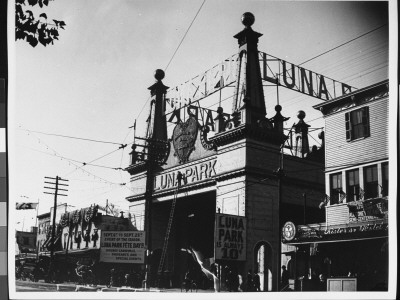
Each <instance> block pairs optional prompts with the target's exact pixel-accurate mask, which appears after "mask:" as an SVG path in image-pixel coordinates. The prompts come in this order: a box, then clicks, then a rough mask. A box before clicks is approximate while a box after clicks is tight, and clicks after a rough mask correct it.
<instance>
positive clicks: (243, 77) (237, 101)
mask: <svg viewBox="0 0 400 300" xmlns="http://www.w3.org/2000/svg"><path fill="white" fill-rule="evenodd" d="M254 21H255V18H254V15H253V14H252V13H250V12H246V13H244V14H243V15H242V24H243V25H244V26H245V28H244V29H243V30H242V31H241V32H239V33H238V34H236V35H235V36H234V37H235V38H236V39H237V40H238V43H239V61H238V72H237V81H236V90H235V97H234V101H233V107H232V112H233V113H234V114H238V112H239V111H240V123H242V124H256V123H257V121H259V120H261V119H264V118H265V115H266V109H265V102H264V91H263V86H262V79H261V71H260V64H259V58H258V48H257V44H258V38H259V37H261V36H262V34H261V33H258V32H255V31H254V30H253V29H252V28H251V25H253V24H254Z"/></svg>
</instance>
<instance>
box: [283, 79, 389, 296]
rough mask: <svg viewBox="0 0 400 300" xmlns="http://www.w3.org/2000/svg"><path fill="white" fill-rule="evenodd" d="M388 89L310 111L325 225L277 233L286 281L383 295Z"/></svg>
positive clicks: (293, 227) (379, 88)
mask: <svg viewBox="0 0 400 300" xmlns="http://www.w3.org/2000/svg"><path fill="white" fill-rule="evenodd" d="M388 84H389V82H388V80H386V81H383V82H379V83H377V84H374V85H372V86H368V87H366V88H363V89H360V90H357V91H355V92H352V93H350V94H348V95H346V96H343V97H339V98H337V99H334V100H331V101H328V102H326V103H323V104H319V105H316V106H314V107H315V108H316V109H318V110H320V111H321V112H322V113H323V114H324V118H325V129H326V131H325V133H326V134H325V147H326V148H325V158H326V159H325V182H326V185H325V186H326V187H325V193H326V197H325V201H324V202H322V203H321V204H320V207H321V209H324V210H325V223H316V224H307V225H298V224H299V223H297V225H295V224H296V223H295V222H291V223H287V224H286V225H285V226H284V228H283V230H284V236H285V234H286V236H285V243H287V244H290V245H294V246H296V251H295V252H292V253H290V254H288V255H290V256H291V257H292V259H293V260H292V261H291V262H289V265H290V266H289V269H291V272H292V277H293V278H299V277H303V278H304V279H305V282H307V278H308V279H313V278H312V277H313V276H318V275H319V274H322V276H323V277H325V278H326V279H327V286H324V287H322V289H325V290H326V289H327V290H358V291H369V290H387V288H388V286H387V285H388V257H389V247H388V243H389V238H388V230H389V228H388V207H389V205H390V203H389V202H390V201H389V193H388V191H389V149H388V141H389V139H388V129H389V123H388V120H389V118H388V109H389V87H388ZM349 278H350V279H351V280H350V281H349ZM317 281H318V280H317V279H316V282H317ZM306 286H307V284H306V285H304V287H305V288H306V289H307V288H308V289H313V288H315V285H314V287H312V284H311V287H310V286H309V285H308V287H306Z"/></svg>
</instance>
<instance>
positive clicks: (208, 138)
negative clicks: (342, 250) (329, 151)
mask: <svg viewBox="0 0 400 300" xmlns="http://www.w3.org/2000/svg"><path fill="white" fill-rule="evenodd" d="M242 23H243V25H244V26H245V28H244V29H243V30H242V31H241V32H239V33H238V34H237V35H235V38H236V39H237V40H238V44H239V50H238V60H237V66H236V67H237V68H236V69H237V73H236V78H237V80H236V83H235V86H234V87H235V92H234V95H233V99H234V100H233V105H232V109H231V110H228V111H224V110H223V108H222V107H221V106H220V107H219V108H218V109H217V111H216V112H210V111H209V110H207V109H205V108H202V107H200V106H194V105H190V103H189V104H186V105H183V106H180V107H177V108H176V109H175V110H174V111H173V112H172V115H168V116H167V114H166V112H165V111H166V108H165V107H166V105H167V103H169V104H170V105H171V103H172V104H173V103H174V99H171V98H169V99H168V98H166V92H167V90H168V87H166V86H165V85H164V84H163V83H162V79H163V78H164V75H165V74H164V72H162V71H161V70H157V71H156V75H155V78H156V80H157V82H156V83H155V84H154V85H152V86H151V87H150V88H149V90H150V92H151V96H152V102H151V114H150V116H149V123H148V124H149V127H148V130H147V135H146V137H144V138H140V139H139V140H140V141H144V142H143V144H139V143H134V144H133V146H132V152H131V163H130V165H129V166H128V167H127V168H126V170H127V171H128V172H129V173H130V175H131V180H130V181H131V189H132V191H133V192H132V194H131V195H130V196H129V197H127V200H128V201H130V202H131V203H132V204H131V206H130V213H131V215H132V217H133V218H134V219H135V220H136V222H137V227H138V228H143V230H144V231H146V247H147V249H148V254H149V256H148V259H147V275H148V276H147V279H148V281H149V282H148V284H150V285H155V284H156V280H155V278H157V276H159V275H160V272H161V273H167V274H168V276H169V279H170V282H171V283H172V286H180V284H181V282H182V280H183V278H184V276H185V273H186V272H187V271H191V270H190V269H191V263H190V259H189V258H188V257H187V253H188V252H193V253H195V258H196V260H197V261H198V262H199V263H200V264H201V265H202V268H203V269H207V270H212V273H213V275H212V276H214V279H215V278H218V279H219V282H221V283H222V284H223V283H224V282H225V278H226V276H227V272H228V270H231V271H233V272H236V273H238V274H240V275H242V277H243V278H245V276H246V273H247V272H249V271H251V272H252V273H253V272H255V273H258V274H259V276H260V278H261V289H262V290H263V291H278V290H280V288H281V287H280V274H281V273H280V271H281V264H282V256H281V253H282V244H281V227H282V226H283V224H284V223H285V222H286V221H288V220H296V222H304V215H305V214H304V211H306V210H307V212H308V213H307V218H308V221H310V222H318V221H321V220H323V215H322V214H321V211H320V210H319V209H318V204H319V202H320V199H321V197H322V195H324V189H325V186H324V173H323V166H324V156H323V153H324V149H323V147H322V148H320V149H316V148H314V151H313V152H311V153H310V151H309V146H308V140H307V130H308V127H309V126H308V125H307V124H306V123H305V113H304V112H299V113H298V115H297V117H298V120H297V121H296V124H295V126H294V128H293V130H294V131H293V134H294V136H295V141H296V147H295V150H296V151H295V154H294V155H290V154H288V152H287V151H283V150H282V149H283V146H284V144H285V142H286V141H287V136H286V135H285V134H284V122H285V121H287V120H288V118H286V117H284V116H283V115H282V114H284V107H281V106H280V105H278V104H277V103H276V100H275V99H264V93H263V86H262V77H261V70H260V65H259V52H258V49H257V43H258V39H259V38H260V37H261V34H260V33H257V32H255V31H253V29H252V28H251V26H252V24H253V23H254V16H253V15H252V14H249V13H246V14H244V17H243V18H242ZM221 82H222V80H221ZM267 108H268V110H269V114H270V115H271V116H272V117H271V118H267V117H266V115H267ZM213 114H214V117H213ZM172 119H174V120H175V121H172V122H174V123H175V124H174V129H173V132H172V134H171V135H170V136H169V135H168V132H167V122H171V120H172ZM210 131H213V133H214V134H213V135H210ZM321 137H323V136H321ZM311 190H312V191H313V192H312V193H308V194H307V201H305V196H304V194H305V192H307V191H308V192H309V191H311ZM285 249H286V248H285ZM283 258H284V259H285V258H286V256H283Z"/></svg>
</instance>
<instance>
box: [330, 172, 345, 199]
mask: <svg viewBox="0 0 400 300" xmlns="http://www.w3.org/2000/svg"><path fill="white" fill-rule="evenodd" d="M341 192H342V173H337V174H332V175H331V197H330V204H337V203H339V199H340V194H341Z"/></svg>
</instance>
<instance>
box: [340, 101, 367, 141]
mask: <svg viewBox="0 0 400 300" xmlns="http://www.w3.org/2000/svg"><path fill="white" fill-rule="evenodd" d="M345 120H346V140H347V141H352V140H356V139H359V138H363V137H368V136H369V109H368V106H365V107H363V108H360V109H356V110H353V111H351V112H348V113H346V114H345Z"/></svg>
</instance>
